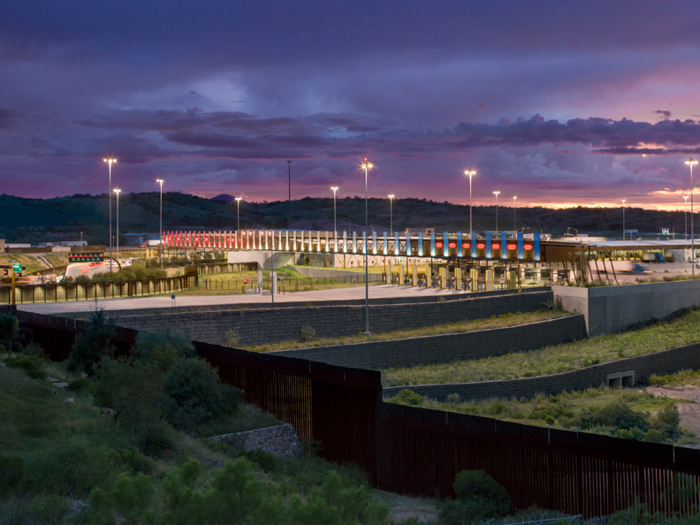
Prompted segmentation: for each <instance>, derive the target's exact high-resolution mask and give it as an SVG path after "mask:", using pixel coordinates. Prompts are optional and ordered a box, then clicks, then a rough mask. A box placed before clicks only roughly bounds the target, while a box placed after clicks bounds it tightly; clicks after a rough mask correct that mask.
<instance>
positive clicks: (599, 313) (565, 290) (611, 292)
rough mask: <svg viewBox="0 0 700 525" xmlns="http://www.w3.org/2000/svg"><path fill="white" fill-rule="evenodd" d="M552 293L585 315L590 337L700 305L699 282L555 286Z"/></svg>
mask: <svg viewBox="0 0 700 525" xmlns="http://www.w3.org/2000/svg"><path fill="white" fill-rule="evenodd" d="M552 291H553V293H554V297H555V299H556V300H559V301H561V304H562V306H563V307H564V308H565V309H566V310H568V311H570V312H573V311H578V312H580V313H582V314H583V315H584V317H585V318H586V327H587V328H588V336H589V337H596V336H599V335H603V334H609V333H612V332H617V331H618V330H622V329H623V328H625V327H626V326H630V325H632V324H635V323H639V322H642V321H649V320H650V319H662V318H664V317H666V316H667V315H670V314H672V313H673V312H676V311H678V310H681V309H683V308H689V307H691V306H694V305H696V304H700V280H697V281H691V280H688V281H675V282H670V283H650V284H631V285H623V286H601V287H596V288H579V287H575V286H554V287H552Z"/></svg>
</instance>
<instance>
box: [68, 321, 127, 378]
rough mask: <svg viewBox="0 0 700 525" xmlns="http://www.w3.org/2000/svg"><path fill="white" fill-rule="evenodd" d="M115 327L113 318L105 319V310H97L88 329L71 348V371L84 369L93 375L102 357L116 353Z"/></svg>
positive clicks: (69, 365) (69, 367)
mask: <svg viewBox="0 0 700 525" xmlns="http://www.w3.org/2000/svg"><path fill="white" fill-rule="evenodd" d="M114 328H115V327H114V322H113V321H112V320H110V321H105V314H104V310H95V311H94V312H93V314H92V316H91V317H90V324H89V325H88V328H87V330H86V331H85V333H84V334H82V335H81V336H79V337H78V341H77V342H76V343H75V344H74V345H73V348H72V349H71V353H70V363H69V364H68V369H69V370H70V371H71V372H81V371H82V372H85V373H86V374H87V375H88V376H91V375H92V374H93V371H94V368H95V366H96V365H97V363H99V362H100V359H102V358H103V357H106V356H111V355H112V354H113V353H114V347H113V346H112V337H114Z"/></svg>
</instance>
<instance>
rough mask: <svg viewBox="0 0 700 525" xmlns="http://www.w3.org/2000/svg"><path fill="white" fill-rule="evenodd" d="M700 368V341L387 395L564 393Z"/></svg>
mask: <svg viewBox="0 0 700 525" xmlns="http://www.w3.org/2000/svg"><path fill="white" fill-rule="evenodd" d="M696 368H700V343H694V344H691V345H688V346H681V347H678V348H671V349H670V350H665V351H663V352H657V353H655V354H647V355H642V356H637V357H630V358H628V359H619V360H617V361H611V362H609V363H603V364H600V365H594V366H589V367H588V368H583V369H581V370H572V371H571V372H563V373H561V374H553V375H548V376H540V377H526V378H523V379H511V380H509V381H480V382H473V383H445V384H440V385H411V386H393V387H385V388H384V390H383V395H384V398H388V397H393V396H395V395H396V394H398V393H399V392H400V391H401V390H404V389H406V388H407V389H409V390H412V391H413V392H416V393H417V394H420V395H422V396H425V397H428V398H430V399H436V400H438V401H444V400H445V399H446V398H447V396H448V395H450V394H459V397H460V399H462V400H483V399H492V398H513V397H515V398H531V397H534V396H535V395H536V394H546V395H552V394H560V393H561V392H564V391H565V390H566V391H569V392H571V391H573V390H585V389H587V388H591V387H599V386H600V385H607V384H608V379H609V378H608V376H615V377H612V378H610V379H611V380H613V381H614V380H616V379H617V380H619V379H620V376H622V377H629V376H632V377H633V380H632V381H631V382H632V383H634V382H635V381H639V380H641V379H645V378H647V377H649V376H650V375H652V374H670V373H673V372H677V371H679V370H684V369H696Z"/></svg>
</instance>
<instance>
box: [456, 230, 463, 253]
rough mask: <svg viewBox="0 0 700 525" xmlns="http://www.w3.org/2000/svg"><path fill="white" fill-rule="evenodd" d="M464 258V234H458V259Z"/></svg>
mask: <svg viewBox="0 0 700 525" xmlns="http://www.w3.org/2000/svg"><path fill="white" fill-rule="evenodd" d="M461 256H462V232H457V257H461Z"/></svg>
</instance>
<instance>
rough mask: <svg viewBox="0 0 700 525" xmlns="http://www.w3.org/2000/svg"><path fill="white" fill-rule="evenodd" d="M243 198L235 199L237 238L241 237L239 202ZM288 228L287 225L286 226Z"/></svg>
mask: <svg viewBox="0 0 700 525" xmlns="http://www.w3.org/2000/svg"><path fill="white" fill-rule="evenodd" d="M242 200H243V197H236V216H237V218H238V236H239V237H240V235H241V201H242ZM287 227H288V228H289V225H287Z"/></svg>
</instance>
